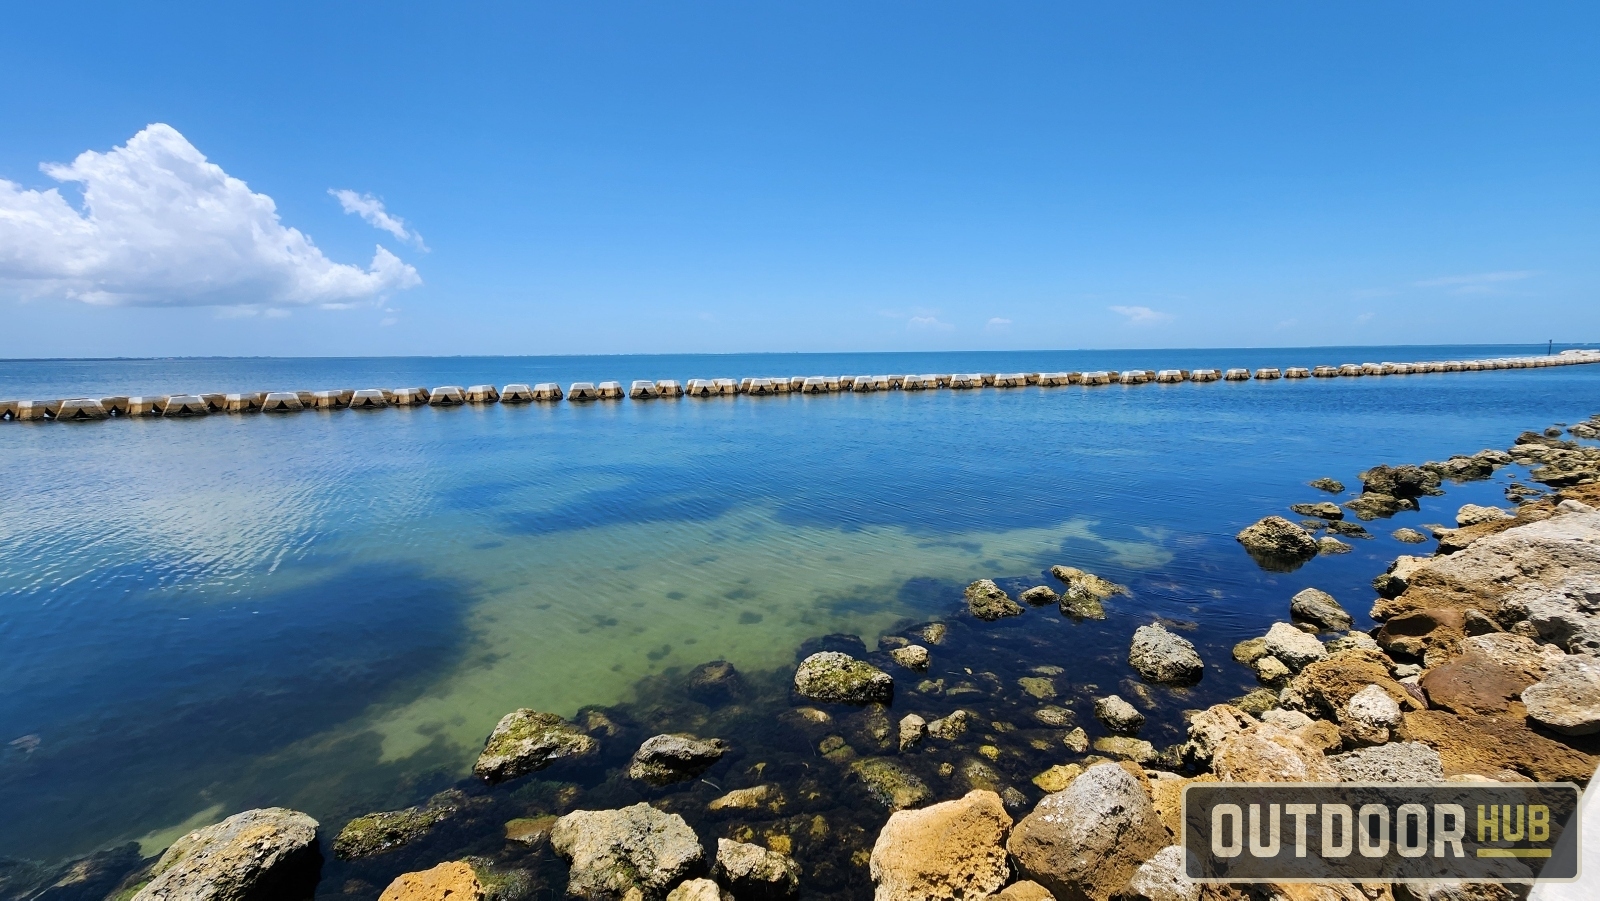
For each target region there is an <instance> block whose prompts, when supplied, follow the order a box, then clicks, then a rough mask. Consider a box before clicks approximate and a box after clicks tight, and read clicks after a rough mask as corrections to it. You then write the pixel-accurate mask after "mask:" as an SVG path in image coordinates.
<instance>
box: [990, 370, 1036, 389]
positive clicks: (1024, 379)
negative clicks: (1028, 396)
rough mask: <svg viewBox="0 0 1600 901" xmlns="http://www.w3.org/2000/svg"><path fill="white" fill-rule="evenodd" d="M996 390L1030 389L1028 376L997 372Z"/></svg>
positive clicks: (995, 379)
mask: <svg viewBox="0 0 1600 901" xmlns="http://www.w3.org/2000/svg"><path fill="white" fill-rule="evenodd" d="M994 386H995V387H996V388H1026V387H1028V374H1027V373H1025V372H997V373H995V376H994Z"/></svg>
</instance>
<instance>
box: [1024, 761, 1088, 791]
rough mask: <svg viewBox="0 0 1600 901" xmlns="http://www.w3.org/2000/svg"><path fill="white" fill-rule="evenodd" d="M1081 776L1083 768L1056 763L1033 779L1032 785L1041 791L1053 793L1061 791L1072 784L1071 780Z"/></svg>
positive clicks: (1070, 764) (1073, 764) (1074, 764)
mask: <svg viewBox="0 0 1600 901" xmlns="http://www.w3.org/2000/svg"><path fill="white" fill-rule="evenodd" d="M1082 774H1083V767H1081V766H1079V765H1078V764H1076V763H1058V764H1056V765H1055V766H1053V767H1051V768H1050V769H1048V770H1045V771H1044V772H1042V773H1040V774H1039V775H1037V776H1034V777H1033V784H1034V785H1037V786H1039V789H1040V790H1041V791H1044V792H1046V793H1054V792H1058V791H1061V790H1062V789H1064V788H1066V787H1067V786H1069V785H1071V784H1072V780H1074V779H1076V778H1078V777H1079V776H1080V775H1082Z"/></svg>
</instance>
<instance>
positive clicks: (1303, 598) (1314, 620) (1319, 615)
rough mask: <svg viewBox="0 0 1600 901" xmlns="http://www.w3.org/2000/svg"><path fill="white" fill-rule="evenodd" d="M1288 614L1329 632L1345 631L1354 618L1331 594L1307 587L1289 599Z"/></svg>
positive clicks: (1352, 623)
mask: <svg viewBox="0 0 1600 901" xmlns="http://www.w3.org/2000/svg"><path fill="white" fill-rule="evenodd" d="M1289 615H1290V616H1292V617H1294V618H1295V619H1297V620H1299V621H1301V622H1305V623H1310V624H1311V625H1313V626H1316V627H1317V628H1319V629H1324V630H1326V631H1329V632H1346V631H1349V629H1350V627H1351V626H1352V625H1354V620H1352V619H1351V618H1350V614H1349V613H1348V612H1346V611H1345V609H1344V607H1342V606H1340V605H1339V602H1338V601H1336V600H1334V599H1333V595H1331V594H1328V593H1327V592H1326V591H1321V590H1319V589H1316V588H1307V589H1304V590H1302V591H1300V592H1298V593H1296V594H1295V596H1294V597H1292V598H1290V599H1289Z"/></svg>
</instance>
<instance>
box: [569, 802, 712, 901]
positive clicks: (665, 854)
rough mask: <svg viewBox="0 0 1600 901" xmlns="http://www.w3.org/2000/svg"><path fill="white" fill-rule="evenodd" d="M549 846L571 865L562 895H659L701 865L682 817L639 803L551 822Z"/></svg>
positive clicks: (701, 856)
mask: <svg viewBox="0 0 1600 901" xmlns="http://www.w3.org/2000/svg"><path fill="white" fill-rule="evenodd" d="M550 846H551V847H552V848H554V849H555V851H556V853H557V854H560V855H561V856H562V857H563V858H565V859H566V860H567V861H568V862H569V863H571V864H572V871H571V874H570V878H569V881H568V885H567V894H569V895H575V896H577V897H580V898H609V897H617V896H621V895H623V894H625V893H626V892H627V891H628V890H629V889H638V890H639V891H640V892H642V893H643V894H644V895H645V896H646V897H659V896H660V895H662V894H664V893H665V892H666V889H667V887H668V886H670V885H672V884H673V883H675V882H677V881H678V880H680V879H682V878H684V877H685V876H690V875H693V874H694V873H695V872H696V871H697V870H700V869H701V867H702V866H703V865H704V861H705V853H704V851H703V850H702V849H701V847H700V839H699V838H698V837H697V836H696V835H695V834H694V830H693V829H690V828H689V824H688V823H685V822H684V820H683V817H680V816H678V815H677V814H675V813H663V812H662V811H659V810H657V809H655V808H654V807H651V806H650V805H649V804H644V803H639V804H635V805H633V806H631V807H624V808H622V809H620V810H578V811H573V812H572V813H569V814H567V815H566V816H564V817H562V818H561V819H560V820H558V821H556V826H555V829H553V830H551V833H550Z"/></svg>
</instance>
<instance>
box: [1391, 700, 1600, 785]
mask: <svg viewBox="0 0 1600 901" xmlns="http://www.w3.org/2000/svg"><path fill="white" fill-rule="evenodd" d="M1396 733H1397V735H1398V736H1399V737H1400V738H1402V739H1404V740H1406V741H1419V742H1422V743H1423V744H1425V745H1428V746H1430V747H1432V748H1433V749H1434V750H1436V751H1438V752H1439V757H1440V759H1441V760H1442V761H1443V764H1444V774H1445V776H1446V777H1449V776H1456V775H1461V774H1480V773H1482V774H1489V775H1491V776H1494V777H1495V778H1496V779H1501V781H1505V780H1504V778H1503V777H1502V776H1500V775H1497V774H1499V773H1501V772H1502V771H1510V772H1512V773H1520V774H1522V775H1523V776H1525V777H1527V778H1530V779H1533V780H1534V781H1536V782H1583V781H1585V780H1587V779H1588V778H1589V777H1590V776H1592V775H1593V774H1594V771H1595V767H1596V766H1597V765H1600V757H1597V756H1595V755H1594V754H1592V753H1588V752H1586V751H1585V750H1580V749H1579V748H1577V747H1573V746H1572V745H1568V744H1564V743H1562V742H1558V741H1555V740H1553V739H1550V738H1547V737H1545V736H1544V735H1541V734H1539V733H1538V732H1535V731H1533V730H1532V729H1530V728H1529V727H1528V723H1527V718H1526V716H1525V715H1524V713H1523V710H1522V705H1521V704H1520V703H1516V704H1512V705H1511V707H1510V709H1509V710H1508V711H1507V712H1506V713H1504V714H1501V715H1478V716H1470V717H1463V716H1460V715H1458V714H1454V713H1450V712H1449V711H1446V710H1414V711H1411V712H1408V713H1407V714H1405V718H1404V720H1403V722H1401V724H1400V728H1399V729H1398V730H1396ZM1583 747H1585V748H1588V749H1589V750H1591V751H1592V750H1594V747H1593V745H1592V744H1585V745H1583Z"/></svg>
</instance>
